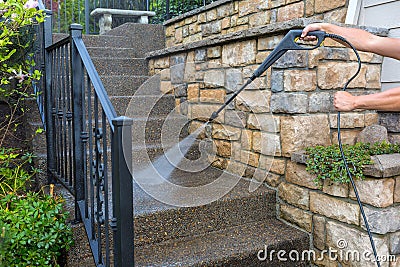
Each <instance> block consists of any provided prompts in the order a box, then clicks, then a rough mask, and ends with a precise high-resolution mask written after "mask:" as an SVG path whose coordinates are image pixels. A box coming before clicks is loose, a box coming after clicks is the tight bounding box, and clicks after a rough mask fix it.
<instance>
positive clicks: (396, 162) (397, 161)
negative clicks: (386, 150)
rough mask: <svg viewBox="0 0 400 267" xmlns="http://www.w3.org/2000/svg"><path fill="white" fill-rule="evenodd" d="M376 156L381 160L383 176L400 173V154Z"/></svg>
mask: <svg viewBox="0 0 400 267" xmlns="http://www.w3.org/2000/svg"><path fill="white" fill-rule="evenodd" d="M375 158H376V159H377V160H378V161H379V163H380V166H381V169H382V177H392V176H398V175H400V154H398V153H396V154H383V155H377V156H375Z"/></svg>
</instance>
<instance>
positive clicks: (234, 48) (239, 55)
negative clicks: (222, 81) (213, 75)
mask: <svg viewBox="0 0 400 267" xmlns="http://www.w3.org/2000/svg"><path fill="white" fill-rule="evenodd" d="M256 45H257V43H256V40H249V41H243V42H240V43H231V44H227V45H224V46H223V47H222V64H226V65H229V66H245V65H250V64H254V63H255V62H256V47H257V46H256Z"/></svg>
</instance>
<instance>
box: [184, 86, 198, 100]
mask: <svg viewBox="0 0 400 267" xmlns="http://www.w3.org/2000/svg"><path fill="white" fill-rule="evenodd" d="M187 95H188V96H187V97H188V101H189V102H198V101H199V95H200V86H199V84H198V83H194V84H189V85H188V88H187Z"/></svg>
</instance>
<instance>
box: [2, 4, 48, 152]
mask: <svg viewBox="0 0 400 267" xmlns="http://www.w3.org/2000/svg"><path fill="white" fill-rule="evenodd" d="M43 21H44V14H43V13H42V12H41V11H39V10H36V9H35V8H31V7H30V6H29V5H27V3H25V0H7V1H0V101H1V102H4V103H7V104H8V105H9V107H10V110H11V111H10V114H7V115H6V119H5V120H4V121H1V122H0V134H1V136H2V137H1V139H0V146H2V144H3V141H4V137H5V136H6V134H7V133H8V132H9V131H11V130H15V127H16V126H17V125H18V119H19V117H18V114H20V113H22V114H23V105H22V100H24V99H26V98H29V97H35V95H34V94H33V93H31V92H30V90H31V84H32V82H33V81H34V80H37V79H39V78H40V73H39V72H38V71H32V69H33V66H35V62H34V61H33V60H32V55H33V44H34V41H35V35H34V28H33V27H34V25H36V24H38V23H41V22H43ZM20 111H22V112H20Z"/></svg>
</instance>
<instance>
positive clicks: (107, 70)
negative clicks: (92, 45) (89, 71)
mask: <svg viewBox="0 0 400 267" xmlns="http://www.w3.org/2000/svg"><path fill="white" fill-rule="evenodd" d="M92 61H93V64H94V66H95V67H96V70H97V72H98V74H99V75H100V76H101V75H142V76H145V75H148V73H149V66H148V62H147V60H146V59H145V58H112V59H109V58H102V57H93V58H92Z"/></svg>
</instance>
